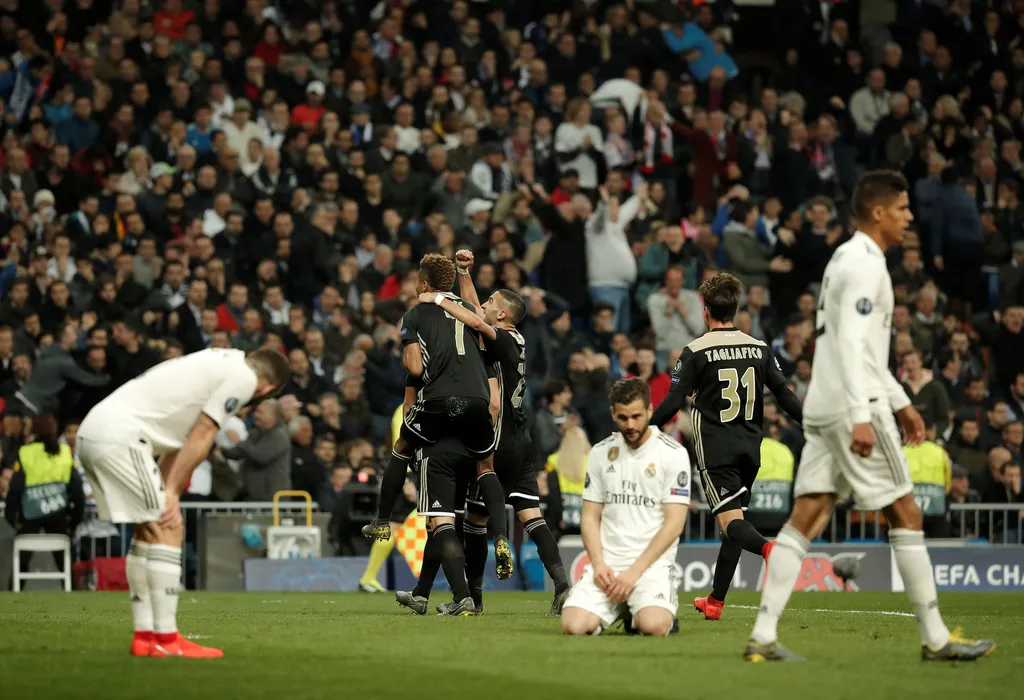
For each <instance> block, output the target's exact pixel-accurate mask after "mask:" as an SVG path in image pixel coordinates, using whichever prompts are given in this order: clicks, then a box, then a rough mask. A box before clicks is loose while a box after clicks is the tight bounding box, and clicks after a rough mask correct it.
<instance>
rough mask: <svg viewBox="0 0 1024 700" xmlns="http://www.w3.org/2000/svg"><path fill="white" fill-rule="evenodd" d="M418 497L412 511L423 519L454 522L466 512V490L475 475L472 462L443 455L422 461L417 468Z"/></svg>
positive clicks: (452, 455)
mask: <svg viewBox="0 0 1024 700" xmlns="http://www.w3.org/2000/svg"><path fill="white" fill-rule="evenodd" d="M416 471H417V474H418V476H419V494H418V498H417V504H416V510H417V511H419V514H420V515H424V516H427V517H435V518H436V517H448V518H454V517H455V515H456V514H457V513H463V512H465V510H466V489H467V488H468V487H469V484H470V480H471V479H472V477H473V476H474V475H475V474H476V462H474V461H473V460H472V459H471V458H469V457H463V456H462V455H457V454H452V453H444V454H439V455H433V456H431V457H424V458H423V459H422V460H421V461H420V462H419V464H418V465H417V469H416Z"/></svg>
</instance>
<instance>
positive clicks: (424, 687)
mask: <svg viewBox="0 0 1024 700" xmlns="http://www.w3.org/2000/svg"><path fill="white" fill-rule="evenodd" d="M444 599H445V596H444V595H440V594H439V595H435V596H434V598H433V599H432V600H431V604H432V607H433V604H436V603H438V602H442V601H443V600H444ZM689 600H690V598H689V597H688V596H683V598H682V600H681V601H680V602H681V609H680V622H681V627H682V630H681V633H680V634H679V635H676V636H673V637H670V638H668V639H653V638H637V637H627V636H624V635H622V634H621V633H618V632H616V631H614V630H613V631H612V632H609V633H606V634H605V635H602V636H600V637H589V638H580V639H566V638H563V637H561V636H560V635H559V632H558V629H559V628H558V621H557V620H554V619H549V618H545V617H544V616H543V613H544V612H545V611H546V610H547V607H548V603H549V598H548V597H547V596H546V595H543V594H539V593H506V594H494V593H492V594H489V595H487V597H486V613H485V614H484V615H483V616H482V617H477V618H437V617H434V616H426V617H417V616H415V615H413V614H412V613H410V612H408V611H407V610H405V609H401V608H399V607H398V606H397V605H396V603H395V602H394V598H393V597H392V595H391V594H389V593H388V594H377V595H356V594H322V593H321V594H315V593H311V594H287V593H285V594H281V593H235V594H224V593H195V592H186V593H184V594H182V598H181V605H180V609H179V622H180V623H181V628H182V631H183V632H184V633H186V634H188V635H195V636H197V638H198V641H200V642H201V643H205V644H209V645H213V646H219V647H222V648H223V649H224V650H225V655H226V656H225V658H224V659H222V660H215V661H192V660H184V659H135V658H131V657H130V656H129V655H128V643H129V638H130V629H129V628H130V621H129V603H128V599H127V594H115V593H91V594H90V593H74V594H70V595H67V594H59V593H36V594H32V593H22V594H18V595H15V594H0V698H3V699H4V700H23V699H24V700H30V699H32V700H35V699H39V700H44V699H48V698H88V699H90V700H93V699H96V700H122V699H124V700H128V699H129V698H131V699H135V698H143V699H145V700H159V699H162V698H168V699H171V698H176V699H181V698H211V699H214V698H215V699H217V700H232V699H234V698H244V699H249V700H251V699H255V698H274V699H275V700H292V699H294V700H306V699H309V698H331V699H332V700H342V699H345V700H348V699H359V700H364V699H375V698H381V699H388V700H390V699H391V698H410V699H412V698H416V699H417V700H435V699H436V700H463V699H464V698H465V699H467V700H469V699H471V698H472V699H476V700H502V699H505V698H516V699H518V700H545V699H547V698H553V699H554V698H558V699H565V700H598V699H604V698H608V699H611V698H615V699H617V700H618V699H622V698H679V699H686V700H699V699H701V698H709V699H714V700H723V699H726V698H736V699H737V700H756V699H757V698H786V699H787V700H797V699H802V698H808V699H813V698H827V699H828V700H838V699H839V698H857V699H858V700H864V699H865V698H898V699H902V698H908V697H911V698H924V697H932V698H941V697H960V698H967V699H968V700H988V699H990V698H992V699H994V698H1010V697H1020V693H1021V690H1020V689H1021V686H1022V683H1024V635H1022V632H1024V594H1013V593H1006V594H1001V593H990V594H983V593H961V594H956V593H947V594H944V595H942V596H941V597H940V603H941V605H942V610H943V614H944V616H945V618H946V621H947V623H949V624H950V626H953V625H958V624H962V625H963V626H964V630H965V632H966V633H967V634H968V635H973V636H990V637H993V638H995V639H996V641H997V642H998V644H999V648H998V649H997V650H996V652H995V654H993V655H992V656H991V657H989V658H986V659H982V660H980V661H978V662H975V663H972V664H961V665H958V666H947V665H942V664H923V663H922V662H921V661H920V657H919V650H918V636H917V625H916V623H915V621H914V620H913V619H912V618H909V617H902V616H897V615H885V614H878V613H877V611H895V612H904V613H906V612H907V611H908V610H909V607H908V603H907V601H906V598H905V596H903V595H902V594H892V593H880V594H876V593H833V594H824V593H812V594H806V593H805V594H796V595H794V596H793V599H792V603H791V605H790V609H789V610H788V611H787V613H786V616H785V617H784V618H783V621H782V626H781V628H780V630H781V635H782V640H783V642H784V643H785V644H787V645H788V646H789V648H790V649H792V650H793V651H795V652H797V653H800V654H803V655H806V656H807V657H808V658H809V660H808V661H807V663H804V664H785V665H784V664H747V663H745V662H743V661H742V659H741V658H740V653H741V651H742V647H743V642H744V640H745V639H746V635H747V633H748V632H749V631H750V627H751V624H752V622H753V619H754V610H753V609H745V608H739V607H727V608H726V613H725V617H724V618H723V620H722V621H720V622H714V623H713V622H705V621H704V619H703V618H702V617H700V616H698V615H697V613H696V612H694V611H693V608H692V606H691V605H690V604H689ZM729 603H730V604H733V605H748V606H752V605H755V604H756V603H757V596H756V595H755V594H750V593H733V594H732V595H730V597H729ZM843 611H847V612H843ZM850 611H859V612H850Z"/></svg>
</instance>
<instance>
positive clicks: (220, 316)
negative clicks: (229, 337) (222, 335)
mask: <svg viewBox="0 0 1024 700" xmlns="http://www.w3.org/2000/svg"><path fill="white" fill-rule="evenodd" d="M217 329H218V330H225V331H230V332H231V333H234V332H236V331H237V330H238V322H237V321H235V316H234V314H232V313H231V309H229V308H228V305H227V304H221V305H220V306H218V307H217Z"/></svg>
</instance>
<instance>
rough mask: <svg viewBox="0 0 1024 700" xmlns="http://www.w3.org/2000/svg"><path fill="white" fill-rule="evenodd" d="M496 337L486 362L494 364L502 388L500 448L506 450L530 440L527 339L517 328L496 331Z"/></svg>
mask: <svg viewBox="0 0 1024 700" xmlns="http://www.w3.org/2000/svg"><path fill="white" fill-rule="evenodd" d="M494 332H495V334H496V336H497V337H495V339H494V340H492V341H488V340H487V338H486V336H485V337H484V345H485V346H486V347H487V354H486V356H485V357H486V359H487V360H488V361H490V362H493V363H494V371H495V374H496V376H497V378H498V386H499V387H500V388H501V412H500V413H499V414H498V429H497V430H498V434H497V436H496V437H497V445H498V449H499V450H501V449H504V448H506V447H510V446H512V445H515V444H517V443H520V442H522V441H524V440H528V439H529V438H530V433H529V429H528V428H527V427H526V411H525V410H524V409H523V400H524V399H525V398H526V397H525V393H526V340H525V339H524V338H523V336H521V335H520V334H519V331H517V330H516V329H515V328H513V329H512V330H506V329H504V328H495V329H494Z"/></svg>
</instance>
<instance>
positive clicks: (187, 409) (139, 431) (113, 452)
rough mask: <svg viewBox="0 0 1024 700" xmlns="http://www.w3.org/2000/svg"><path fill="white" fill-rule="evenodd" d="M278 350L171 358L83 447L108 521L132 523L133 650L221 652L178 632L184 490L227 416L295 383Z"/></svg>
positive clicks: (81, 441)
mask: <svg viewBox="0 0 1024 700" xmlns="http://www.w3.org/2000/svg"><path fill="white" fill-rule="evenodd" d="M288 376H289V370H288V361H287V360H286V359H285V358H284V356H283V355H281V353H279V352H276V351H274V350H257V351H255V352H253V353H252V354H250V355H249V356H248V357H246V355H245V353H243V352H242V351H241V350H214V349H211V350H202V351H200V352H197V353H193V354H191V355H186V356H184V357H179V358H176V359H173V360H168V361H166V362H163V363H161V364H159V365H157V366H155V367H153V368H152V369H150V370H149V371H147V372H146V373H144V374H142V375H141V376H139V377H137V378H135V379H133V380H131V381H130V382H128V383H127V384H125V385H124V386H122V387H121V388H119V389H118V390H117V391H115V392H114V393H113V394H111V395H110V396H108V397H107V398H106V399H104V400H103V401H101V402H100V403H99V404H97V405H96V407H95V408H93V409H92V410H91V411H89V414H88V415H87V416H86V417H85V420H83V421H82V425H81V427H80V428H79V430H78V441H77V450H78V457H79V459H81V462H82V467H83V468H84V469H85V472H86V474H87V475H88V476H89V482H90V483H91V484H92V488H93V494H94V495H95V497H96V505H97V507H98V509H99V514H100V519H101V520H106V521H108V522H114V523H132V524H133V526H134V527H133V539H132V544H131V548H130V549H129V551H128V557H127V560H126V564H125V569H126V576H127V578H128V588H129V591H130V593H131V598H132V618H133V620H134V628H135V634H134V637H133V639H132V644H131V653H132V655H133V656H185V657H192V658H218V657H220V656H223V653H222V652H221V651H220V650H219V649H211V648H208V647H202V646H199V645H198V644H195V643H193V642H190V641H189V640H187V639H185V638H184V637H182V636H181V635H180V634H179V633H178V626H177V621H176V616H177V609H178V589H179V586H180V582H181V542H182V536H183V533H184V531H183V523H182V517H181V510H180V508H179V506H178V496H179V494H181V492H182V491H183V490H184V489H185V487H186V486H187V485H188V481H189V478H190V477H191V475H192V472H193V471H194V470H195V468H196V466H198V464H199V463H200V462H202V461H203V460H204V459H206V456H207V455H208V454H209V452H210V449H211V447H212V445H213V438H214V436H216V434H217V431H218V430H219V429H220V427H221V426H222V425H223V424H224V422H225V421H226V420H227V419H228V418H230V417H231V416H232V415H234V414H235V413H236V412H237V411H238V409H240V408H242V407H243V406H245V405H246V404H247V403H249V402H250V401H251V400H252V399H254V398H255V399H258V398H262V397H265V396H267V395H268V394H270V393H271V392H273V391H276V390H277V389H279V388H281V386H283V385H284V383H285V382H286V381H287V380H288Z"/></svg>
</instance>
